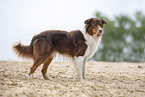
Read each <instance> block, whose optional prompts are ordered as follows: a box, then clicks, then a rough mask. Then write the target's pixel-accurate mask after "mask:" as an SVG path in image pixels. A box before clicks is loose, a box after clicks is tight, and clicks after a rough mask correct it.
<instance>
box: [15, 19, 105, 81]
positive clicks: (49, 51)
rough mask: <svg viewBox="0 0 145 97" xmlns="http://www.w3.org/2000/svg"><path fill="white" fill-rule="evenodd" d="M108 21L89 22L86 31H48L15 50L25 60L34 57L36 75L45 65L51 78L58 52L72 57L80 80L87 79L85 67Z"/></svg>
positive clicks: (46, 77) (44, 72) (45, 74)
mask: <svg viewBox="0 0 145 97" xmlns="http://www.w3.org/2000/svg"><path fill="white" fill-rule="evenodd" d="M105 24H106V21H105V20H104V19H100V18H90V19H88V20H86V21H85V28H84V29H83V30H75V31H71V32H69V33H68V32H66V31H60V30H48V31H44V32H41V33H40V34H38V35H36V36H34V37H33V38H32V40H31V43H30V45H29V46H25V45H22V44H21V43H19V44H17V45H15V46H13V49H14V50H15V51H16V53H17V54H18V55H19V57H23V58H33V60H34V64H33V66H32V67H31V69H30V73H29V75H32V74H33V73H34V72H35V70H36V69H37V67H38V66H40V65H41V64H42V63H43V68H42V74H43V78H44V79H46V80H47V79H49V78H48V76H47V68H48V66H49V64H50V63H51V61H52V59H53V57H54V56H55V55H56V53H59V54H65V55H68V56H70V57H71V58H72V59H73V60H74V63H75V65H76V67H77V74H78V77H79V79H80V80H82V79H85V65H86V61H87V60H88V58H91V57H92V56H93V55H94V53H95V52H96V51H97V49H98V45H99V43H100V41H101V38H102V34H103V27H104V25H105Z"/></svg>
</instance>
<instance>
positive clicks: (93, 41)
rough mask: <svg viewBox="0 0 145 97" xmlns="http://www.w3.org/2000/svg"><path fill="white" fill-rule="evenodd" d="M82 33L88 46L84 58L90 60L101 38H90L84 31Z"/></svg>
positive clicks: (94, 36) (95, 36)
mask: <svg viewBox="0 0 145 97" xmlns="http://www.w3.org/2000/svg"><path fill="white" fill-rule="evenodd" d="M82 33H83V35H84V37H85V39H86V44H87V45H88V48H87V51H86V52H85V55H84V56H85V57H87V58H91V57H92V56H93V55H94V54H95V52H96V51H97V49H98V46H99V43H100V42H101V38H102V36H99V37H97V35H96V34H94V35H93V36H91V35H89V34H88V33H86V31H85V30H83V31H82Z"/></svg>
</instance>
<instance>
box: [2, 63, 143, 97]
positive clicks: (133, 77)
mask: <svg viewBox="0 0 145 97" xmlns="http://www.w3.org/2000/svg"><path fill="white" fill-rule="evenodd" d="M31 65H32V62H6V61H0V97H16V96H18V97H145V63H124V62H123V63H109V62H92V61H91V62H88V63H87V71H86V80H85V81H82V82H79V81H78V78H77V76H76V72H75V67H74V65H71V64H69V65H68V64H65V63H52V64H51V65H50V67H49V69H48V76H49V77H50V78H51V80H44V79H43V78H42V75H41V68H42V67H41V66H40V67H39V68H38V69H37V71H36V72H35V75H34V78H33V79H31V78H29V76H28V73H29V68H30V66H31Z"/></svg>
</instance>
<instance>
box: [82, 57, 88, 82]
mask: <svg viewBox="0 0 145 97" xmlns="http://www.w3.org/2000/svg"><path fill="white" fill-rule="evenodd" d="M86 62H87V58H84V61H83V67H82V68H83V71H82V75H83V79H85V71H86Z"/></svg>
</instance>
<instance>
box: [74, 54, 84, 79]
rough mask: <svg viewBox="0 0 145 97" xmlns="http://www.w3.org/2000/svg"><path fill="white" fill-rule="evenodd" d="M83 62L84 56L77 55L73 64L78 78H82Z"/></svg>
mask: <svg viewBox="0 0 145 97" xmlns="http://www.w3.org/2000/svg"><path fill="white" fill-rule="evenodd" d="M83 63H84V57H81V56H79V57H76V58H75V65H76V69H77V74H78V77H79V80H83Z"/></svg>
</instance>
